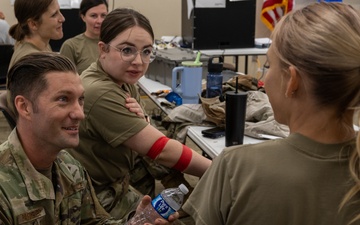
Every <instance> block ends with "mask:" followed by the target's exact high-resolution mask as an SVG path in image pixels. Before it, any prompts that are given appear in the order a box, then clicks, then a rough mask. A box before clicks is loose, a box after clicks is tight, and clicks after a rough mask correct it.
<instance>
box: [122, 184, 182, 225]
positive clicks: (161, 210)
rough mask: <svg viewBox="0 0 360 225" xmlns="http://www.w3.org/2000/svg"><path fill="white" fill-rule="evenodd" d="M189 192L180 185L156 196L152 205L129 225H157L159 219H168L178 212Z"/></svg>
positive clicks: (132, 219) (137, 215)
mask: <svg viewBox="0 0 360 225" xmlns="http://www.w3.org/2000/svg"><path fill="white" fill-rule="evenodd" d="M188 192H189V190H188V189H187V187H186V186H185V185H184V184H180V185H179V187H177V188H168V189H165V190H163V191H162V192H161V193H160V194H159V195H158V196H156V197H155V198H154V199H153V200H152V202H151V204H149V205H147V206H146V208H145V209H144V210H143V211H142V212H141V213H138V214H136V215H135V216H134V217H133V218H131V219H130V220H129V221H128V222H127V225H138V224H141V225H143V224H144V223H152V224H154V223H155V220H156V219H157V218H159V217H162V218H164V219H168V218H169V216H170V215H171V214H173V213H175V212H176V211H178V210H179V209H180V208H181V206H182V204H183V201H184V196H185V195H186V194H187V193H188Z"/></svg>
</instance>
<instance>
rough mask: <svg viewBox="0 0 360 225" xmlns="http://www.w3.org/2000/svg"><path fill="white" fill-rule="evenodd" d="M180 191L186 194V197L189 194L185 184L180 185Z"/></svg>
mask: <svg viewBox="0 0 360 225" xmlns="http://www.w3.org/2000/svg"><path fill="white" fill-rule="evenodd" d="M179 189H180V191H181V192H182V193H184V194H185V195H186V194H187V193H189V189H188V188H187V187H186V186H185V185H184V184H180V185H179Z"/></svg>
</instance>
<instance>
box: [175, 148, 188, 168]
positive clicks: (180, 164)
mask: <svg viewBox="0 0 360 225" xmlns="http://www.w3.org/2000/svg"><path fill="white" fill-rule="evenodd" d="M191 158H192V150H191V149H190V148H189V147H188V146H186V145H183V149H182V153H181V156H180V158H179V160H178V161H177V163H176V164H175V166H173V168H174V169H176V170H179V171H184V170H185V169H186V168H187V167H188V166H189V164H190V161H191Z"/></svg>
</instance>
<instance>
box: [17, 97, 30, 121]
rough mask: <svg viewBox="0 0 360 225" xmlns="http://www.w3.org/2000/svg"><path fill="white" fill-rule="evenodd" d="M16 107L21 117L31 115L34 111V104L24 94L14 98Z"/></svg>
mask: <svg viewBox="0 0 360 225" xmlns="http://www.w3.org/2000/svg"><path fill="white" fill-rule="evenodd" d="M14 103H15V108H16V110H17V112H18V114H19V117H20V116H21V117H27V118H28V117H29V116H30V115H31V113H32V104H31V102H30V101H29V100H28V99H26V98H25V97H24V96H22V95H18V96H16V97H15V100H14Z"/></svg>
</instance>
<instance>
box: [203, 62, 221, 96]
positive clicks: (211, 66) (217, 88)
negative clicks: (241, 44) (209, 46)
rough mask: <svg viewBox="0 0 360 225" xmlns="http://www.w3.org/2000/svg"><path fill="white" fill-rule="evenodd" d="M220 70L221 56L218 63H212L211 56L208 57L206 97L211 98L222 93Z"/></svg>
mask: <svg viewBox="0 0 360 225" xmlns="http://www.w3.org/2000/svg"><path fill="white" fill-rule="evenodd" d="M222 70H223V58H222V57H219V63H213V57H210V59H209V63H208V75H207V77H206V98H213V97H216V96H220V95H221V94H222V81H223V76H222V73H221V72H222Z"/></svg>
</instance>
